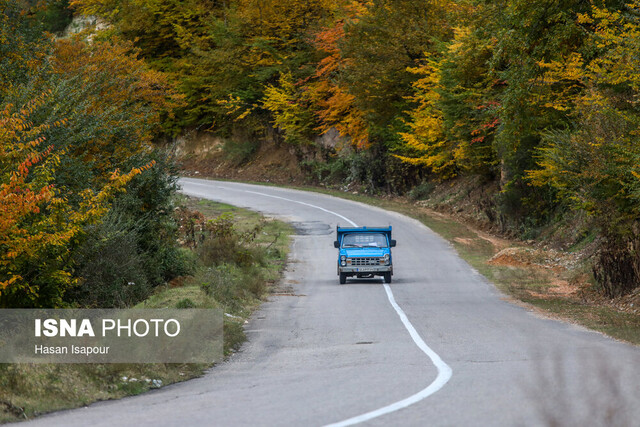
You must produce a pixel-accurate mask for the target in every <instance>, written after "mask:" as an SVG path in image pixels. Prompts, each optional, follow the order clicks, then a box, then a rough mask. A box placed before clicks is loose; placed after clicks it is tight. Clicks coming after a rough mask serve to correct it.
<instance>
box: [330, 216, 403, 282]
mask: <svg viewBox="0 0 640 427" xmlns="http://www.w3.org/2000/svg"><path fill="white" fill-rule="evenodd" d="M333 246H334V247H335V248H336V249H339V253H338V276H339V277H340V284H341V285H344V284H345V283H347V277H354V276H355V277H357V278H371V277H375V276H382V278H383V279H384V282H385V283H391V276H392V275H393V258H392V256H391V248H393V247H394V246H396V241H395V240H393V239H392V238H391V226H389V227H340V226H338V227H336V240H335V241H334V242H333Z"/></svg>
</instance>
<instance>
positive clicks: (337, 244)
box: [333, 240, 340, 249]
mask: <svg viewBox="0 0 640 427" xmlns="http://www.w3.org/2000/svg"><path fill="white" fill-rule="evenodd" d="M333 247H334V248H336V249H338V248H339V247H340V243H339V242H338V241H337V240H334V242H333Z"/></svg>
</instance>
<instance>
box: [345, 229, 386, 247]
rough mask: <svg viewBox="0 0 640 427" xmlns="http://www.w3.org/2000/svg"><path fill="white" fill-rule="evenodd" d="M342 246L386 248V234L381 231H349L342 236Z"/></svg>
mask: <svg viewBox="0 0 640 427" xmlns="http://www.w3.org/2000/svg"><path fill="white" fill-rule="evenodd" d="M342 247H343V248H386V247H388V245H387V236H385V235H384V234H382V233H351V234H345V236H344V237H343V238H342Z"/></svg>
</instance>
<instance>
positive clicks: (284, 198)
mask: <svg viewBox="0 0 640 427" xmlns="http://www.w3.org/2000/svg"><path fill="white" fill-rule="evenodd" d="M244 192H245V193H253V194H259V195H261V196H265V197H271V198H273V199H281V200H286V201H288V202H293V203H298V204H299V205H305V206H309V207H311V208H316V209H320V210H321V211H323V212H326V213H330V214H332V215H335V216H337V217H338V218H342V219H344V220H345V221H347V222H348V223H349V224H351V225H353V226H354V227H357V225H356V223H355V222H353V221H351V220H350V219H349V218H347V217H346V216H342V215H340V214H339V213H337V212H333V211H330V210H328V209H325V208H322V207H320V206H316V205H312V204H310V203H305V202H299V201H298V200H293V199H287V198H286V197H280V196H272V195H271V194H265V193H259V192H257V191H249V190H244Z"/></svg>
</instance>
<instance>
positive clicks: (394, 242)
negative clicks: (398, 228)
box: [389, 239, 396, 248]
mask: <svg viewBox="0 0 640 427" xmlns="http://www.w3.org/2000/svg"><path fill="white" fill-rule="evenodd" d="M389 245H390V246H391V247H392V248H395V247H396V241H395V240H393V239H391V241H390V242H389Z"/></svg>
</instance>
